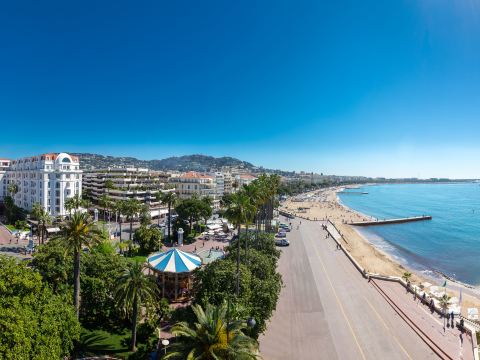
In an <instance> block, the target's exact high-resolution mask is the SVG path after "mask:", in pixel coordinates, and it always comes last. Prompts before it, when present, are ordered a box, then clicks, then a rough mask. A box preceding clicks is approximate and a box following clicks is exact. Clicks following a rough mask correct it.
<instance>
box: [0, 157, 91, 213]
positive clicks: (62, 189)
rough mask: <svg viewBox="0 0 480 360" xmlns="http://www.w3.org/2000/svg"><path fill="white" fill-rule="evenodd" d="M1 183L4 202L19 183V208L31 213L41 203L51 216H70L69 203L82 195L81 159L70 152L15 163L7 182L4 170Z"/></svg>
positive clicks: (7, 173)
mask: <svg viewBox="0 0 480 360" xmlns="http://www.w3.org/2000/svg"><path fill="white" fill-rule="evenodd" d="M0 162H1V161H0ZM0 180H1V182H0V184H1V185H0V199H1V196H2V195H3V196H5V195H7V193H8V190H7V189H8V185H9V184H12V183H15V184H17V186H18V192H17V194H15V196H14V201H15V205H17V206H18V207H21V208H23V209H25V210H28V211H30V210H32V206H33V204H35V203H39V204H40V205H41V206H42V207H43V208H44V209H45V210H46V211H47V212H48V213H49V214H50V215H51V216H65V215H67V212H66V211H65V200H66V199H68V198H71V197H73V196H75V195H76V194H78V195H80V196H81V194H82V171H81V170H80V168H79V161H78V158H77V157H76V156H70V155H68V154H66V153H60V154H42V155H38V156H32V157H27V158H23V159H19V160H11V161H10V164H9V166H8V167H6V168H5V171H4V174H3V179H2V170H1V169H0Z"/></svg>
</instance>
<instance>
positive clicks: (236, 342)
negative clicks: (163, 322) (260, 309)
mask: <svg viewBox="0 0 480 360" xmlns="http://www.w3.org/2000/svg"><path fill="white" fill-rule="evenodd" d="M192 310H193V312H194V313H195V316H196V321H195V324H194V325H193V326H189V325H188V324H187V323H186V322H180V323H177V324H175V325H174V326H173V328H172V333H173V334H174V335H175V336H178V339H177V342H175V343H174V344H173V345H172V347H171V352H170V353H169V354H167V355H166V356H164V359H212V360H213V359H229V358H230V359H239V360H243V359H259V358H260V356H259V355H258V350H257V348H258V344H257V342H256V341H255V340H254V339H252V338H250V337H248V336H246V335H245V334H244V333H243V331H242V330H243V329H245V328H246V327H247V324H246V323H245V322H244V321H240V320H234V321H229V322H227V321H226V313H227V307H226V306H225V304H222V305H221V306H213V305H210V304H207V306H206V308H205V311H204V310H203V309H202V307H201V306H200V305H193V306H192Z"/></svg>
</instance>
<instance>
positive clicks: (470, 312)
mask: <svg viewBox="0 0 480 360" xmlns="http://www.w3.org/2000/svg"><path fill="white" fill-rule="evenodd" d="M467 318H468V319H470V320H478V309H477V308H468V309H467Z"/></svg>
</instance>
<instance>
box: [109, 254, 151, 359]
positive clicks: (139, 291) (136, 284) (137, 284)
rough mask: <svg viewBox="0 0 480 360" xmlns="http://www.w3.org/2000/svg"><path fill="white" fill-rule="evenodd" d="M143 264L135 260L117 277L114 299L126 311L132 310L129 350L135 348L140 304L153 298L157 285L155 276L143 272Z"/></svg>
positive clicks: (144, 303)
mask: <svg viewBox="0 0 480 360" xmlns="http://www.w3.org/2000/svg"><path fill="white" fill-rule="evenodd" d="M143 271H144V265H143V264H142V263H140V262H135V263H134V264H132V265H131V266H129V267H128V268H127V269H126V270H125V271H124V272H123V274H122V275H121V276H120V277H119V278H118V279H117V283H118V286H117V289H116V291H115V299H116V301H117V303H118V304H119V305H120V306H121V307H122V308H123V309H124V310H125V311H126V312H130V311H131V312H132V339H131V350H132V351H135V350H136V343H137V322H138V313H139V311H140V308H141V306H142V305H146V304H148V303H151V302H153V301H154V300H155V298H156V296H157V291H158V287H157V284H156V282H155V278H154V277H153V276H151V275H145V274H144V273H143Z"/></svg>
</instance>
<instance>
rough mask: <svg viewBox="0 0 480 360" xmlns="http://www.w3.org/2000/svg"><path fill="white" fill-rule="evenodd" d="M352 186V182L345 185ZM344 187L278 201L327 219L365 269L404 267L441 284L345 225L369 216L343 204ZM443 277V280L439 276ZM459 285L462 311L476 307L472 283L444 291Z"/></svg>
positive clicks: (479, 295) (478, 295)
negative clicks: (410, 267) (341, 195)
mask: <svg viewBox="0 0 480 360" xmlns="http://www.w3.org/2000/svg"><path fill="white" fill-rule="evenodd" d="M349 187H351V188H354V187H356V186H349ZM343 188H345V187H342V188H340V187H335V188H328V189H322V190H316V191H312V192H310V193H306V194H303V195H302V196H299V197H292V198H289V199H288V200H287V201H285V202H283V203H282V204H281V209H282V210H284V211H287V212H289V213H293V214H295V215H297V216H300V217H303V218H307V219H310V220H327V219H328V220H330V221H331V222H332V223H334V224H335V226H336V227H337V229H338V230H339V231H340V233H341V234H342V235H343V236H344V238H345V243H344V244H343V246H344V247H345V248H346V249H347V251H349V252H350V254H351V255H352V256H353V257H354V258H355V259H356V260H357V261H358V262H359V263H360V265H361V266H362V267H363V268H365V269H366V270H367V271H368V272H372V273H377V274H382V275H389V276H402V275H403V273H404V272H405V271H409V272H411V273H412V277H411V281H412V283H413V284H417V285H418V284H420V283H422V282H426V281H428V282H430V283H433V284H434V285H439V286H441V285H442V284H441V283H439V279H438V277H437V278H435V277H433V276H432V277H429V276H426V275H425V274H423V273H419V272H415V271H414V270H412V269H409V268H406V267H405V266H403V265H402V264H400V263H398V262H396V261H395V260H394V259H393V258H392V257H391V256H390V255H388V254H386V253H384V252H383V251H381V250H379V249H377V248H376V247H375V246H374V245H373V244H372V243H370V242H369V241H368V240H367V239H366V238H365V237H363V236H362V235H361V234H360V233H359V232H358V231H357V230H356V229H355V227H354V226H350V225H348V223H349V222H352V221H364V220H369V219H371V218H370V217H368V216H366V215H363V214H360V213H358V212H356V211H354V210H352V209H349V208H347V207H346V206H344V205H343V204H341V203H340V201H339V199H338V197H337V192H338V191H341V190H342V189H343ZM442 281H443V280H442ZM460 288H462V292H463V295H462V296H463V301H462V313H463V315H466V311H467V308H469V307H477V308H479V309H480V290H479V289H478V288H476V287H472V286H468V285H464V284H461V283H459V282H453V281H452V280H449V281H448V286H447V293H449V295H450V296H456V297H458V296H459V289H460Z"/></svg>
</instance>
